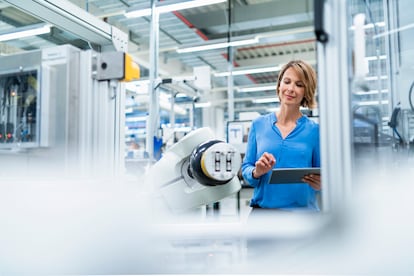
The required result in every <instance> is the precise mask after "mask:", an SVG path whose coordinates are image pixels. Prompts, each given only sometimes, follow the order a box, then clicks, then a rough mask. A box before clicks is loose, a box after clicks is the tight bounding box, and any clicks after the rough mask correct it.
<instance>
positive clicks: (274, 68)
mask: <svg viewBox="0 0 414 276" xmlns="http://www.w3.org/2000/svg"><path fill="white" fill-rule="evenodd" d="M280 69H281V67H280V66H271V67H261V68H251V69H242V70H233V71H232V72H228V71H226V72H217V73H214V76H215V77H227V76H230V74H232V75H233V76H236V75H248V74H259V73H267V72H277V71H280Z"/></svg>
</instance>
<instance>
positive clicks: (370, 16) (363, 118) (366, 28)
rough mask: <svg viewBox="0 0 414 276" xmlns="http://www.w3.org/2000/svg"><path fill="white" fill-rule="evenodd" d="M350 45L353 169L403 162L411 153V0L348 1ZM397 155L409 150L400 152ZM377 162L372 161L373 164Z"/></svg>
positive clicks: (413, 123)
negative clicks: (349, 3) (351, 62)
mask: <svg viewBox="0 0 414 276" xmlns="http://www.w3.org/2000/svg"><path fill="white" fill-rule="evenodd" d="M350 2H351V3H352V5H350V15H351V20H350V23H349V24H350V28H349V29H348V32H349V37H350V38H351V39H350V40H349V44H350V45H348V46H349V47H348V48H349V49H351V50H350V52H349V54H350V56H352V60H353V64H352V69H353V70H352V71H353V78H352V82H351V86H350V87H351V99H352V103H351V105H352V116H353V118H352V122H353V147H354V157H355V163H356V164H357V165H356V166H355V171H356V173H357V174H358V173H359V170H361V171H360V172H362V170H366V168H367V167H368V168H373V167H374V166H375V167H378V166H380V165H384V166H389V165H390V161H393V162H391V163H393V164H395V165H399V164H401V163H405V161H406V159H405V158H406V157H407V156H408V157H410V156H411V148H412V143H413V137H414V108H413V106H412V104H411V101H410V98H412V95H411V94H412V93H413V92H410V90H412V89H411V86H412V83H413V80H414V59H413V58H412V57H413V54H414V52H413V50H414V28H413V27H414V24H413V23H414V18H413V17H412V16H410V13H409V12H408V11H409V10H410V4H411V5H412V1H409V0H400V1H383V0H374V1H372V0H371V1H368V0H367V1H363V0H360V1H350ZM401 153H409V154H408V155H407V154H401ZM373 161H375V162H373Z"/></svg>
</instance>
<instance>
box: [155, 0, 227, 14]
mask: <svg viewBox="0 0 414 276" xmlns="http://www.w3.org/2000/svg"><path fill="white" fill-rule="evenodd" d="M224 2H227V0H193V1H182V0H181V1H176V3H171V4H166V5H161V6H159V7H157V10H158V11H159V12H160V13H165V12H172V11H178V10H185V9H191V8H196V7H201V6H207V5H213V4H219V3H224Z"/></svg>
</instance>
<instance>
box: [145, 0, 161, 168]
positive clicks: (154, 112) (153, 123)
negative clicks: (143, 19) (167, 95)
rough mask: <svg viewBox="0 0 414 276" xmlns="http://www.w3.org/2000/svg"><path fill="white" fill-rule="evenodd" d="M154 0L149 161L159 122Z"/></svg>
mask: <svg viewBox="0 0 414 276" xmlns="http://www.w3.org/2000/svg"><path fill="white" fill-rule="evenodd" d="M155 3H156V0H151V10H152V14H151V27H150V70H149V84H148V85H149V89H148V91H149V98H150V101H149V114H148V119H147V125H146V131H147V133H146V151H147V153H148V157H149V160H150V161H153V160H154V136H155V135H156V128H157V126H158V124H159V91H158V89H157V79H158V52H159V13H158V12H157V10H156V7H155Z"/></svg>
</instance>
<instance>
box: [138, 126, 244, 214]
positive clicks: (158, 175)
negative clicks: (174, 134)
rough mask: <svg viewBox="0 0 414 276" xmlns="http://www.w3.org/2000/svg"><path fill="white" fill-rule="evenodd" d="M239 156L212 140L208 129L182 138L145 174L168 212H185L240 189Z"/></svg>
mask: <svg viewBox="0 0 414 276" xmlns="http://www.w3.org/2000/svg"><path fill="white" fill-rule="evenodd" d="M240 166H241V155H240V153H239V152H238V150H237V149H236V148H234V147H233V146H232V145H230V144H228V143H225V142H223V141H219V140H215V139H214V134H213V133H212V131H211V130H210V129H209V128H200V129H197V130H194V131H192V132H190V133H189V134H187V135H186V136H184V137H183V138H182V139H181V140H179V141H178V142H177V143H176V144H174V145H173V146H171V148H170V149H169V150H168V151H167V152H166V153H165V154H164V156H163V157H162V158H161V159H160V160H159V161H158V162H157V163H155V164H154V165H153V166H152V167H151V168H150V169H149V170H148V172H147V174H146V181H147V183H148V184H150V185H152V186H153V187H155V189H156V192H159V193H160V194H161V196H162V198H163V199H164V201H165V203H166V204H167V206H168V207H169V209H171V210H172V211H185V210H189V209H193V208H196V207H199V206H202V205H205V204H209V203H213V202H217V201H219V200H220V199H223V198H225V197H227V196H229V195H231V194H234V193H236V192H238V191H239V190H240V188H241V185H240V181H239V179H238V177H237V172H238V171H239V169H240Z"/></svg>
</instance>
